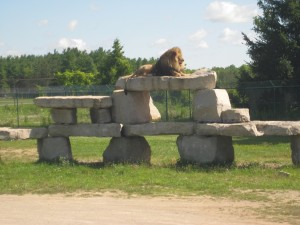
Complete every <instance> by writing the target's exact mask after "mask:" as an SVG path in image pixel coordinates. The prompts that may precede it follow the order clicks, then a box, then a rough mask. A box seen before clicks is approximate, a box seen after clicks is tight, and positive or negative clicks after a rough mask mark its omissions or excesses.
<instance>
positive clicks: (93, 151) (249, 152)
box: [0, 136, 300, 199]
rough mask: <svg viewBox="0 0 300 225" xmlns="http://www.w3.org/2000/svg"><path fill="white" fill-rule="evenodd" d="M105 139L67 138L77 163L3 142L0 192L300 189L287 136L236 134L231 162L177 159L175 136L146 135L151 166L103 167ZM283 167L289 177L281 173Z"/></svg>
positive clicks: (30, 145) (25, 144) (31, 144)
mask: <svg viewBox="0 0 300 225" xmlns="http://www.w3.org/2000/svg"><path fill="white" fill-rule="evenodd" d="M109 140H110V139H109V138H71V144H72V149H73V157H74V159H75V160H76V162H61V163H58V164H49V163H38V162H37V159H38V156H37V153H36V142H35V141H32V140H26V141H11V142H4V141H2V142H0V157H1V160H0V180H1V182H0V194H24V193H67V192H77V191H91V192H102V191H107V190H109V191H121V192H125V193H128V194H141V195H213V196H232V197H239V198H243V199H251V198H254V199H255V198H257V194H256V193H255V192H251V193H250V194H249V190H253V191H255V190H263V191H278V190H280V191H283V190H295V191H300V170H299V167H296V166H293V165H292V163H291V159H290V148H289V140H288V139H287V138H280V139H278V138H271V137H268V138H266V137H264V138H235V139H234V148H235V156H236V160H235V163H234V165H232V166H230V167H207V166H206V167H200V166H196V165H181V164H179V163H178V159H179V155H178V151H177V146H176V136H158V137H147V140H148V142H149V144H150V145H151V148H152V159H151V165H126V164H125V165H124V164H120V165H110V166H104V165H103V163H102V153H103V151H104V150H105V148H106V146H107V145H108V143H109ZM20 155H21V156H20ZM282 171H284V172H286V173H289V176H282V174H281V172H282ZM245 191H247V192H245Z"/></svg>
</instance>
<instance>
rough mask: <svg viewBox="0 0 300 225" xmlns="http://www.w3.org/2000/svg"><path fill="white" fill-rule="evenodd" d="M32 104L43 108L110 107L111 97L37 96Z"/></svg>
mask: <svg viewBox="0 0 300 225" xmlns="http://www.w3.org/2000/svg"><path fill="white" fill-rule="evenodd" d="M33 102H34V104H36V105H37V106H39V107H43V108H97V109H100V108H101V109H103V108H110V107H112V99H111V97H110V96H89V95H88V96H53V97H38V98H35V99H34V100H33Z"/></svg>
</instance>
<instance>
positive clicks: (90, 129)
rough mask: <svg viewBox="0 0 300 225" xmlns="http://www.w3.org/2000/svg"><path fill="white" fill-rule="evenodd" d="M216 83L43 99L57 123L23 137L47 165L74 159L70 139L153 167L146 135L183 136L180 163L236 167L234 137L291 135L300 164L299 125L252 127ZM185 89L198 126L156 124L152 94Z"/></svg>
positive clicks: (148, 85) (125, 84)
mask: <svg viewBox="0 0 300 225" xmlns="http://www.w3.org/2000/svg"><path fill="white" fill-rule="evenodd" d="M216 80H217V75H216V73H215V72H213V71H207V70H199V71H196V72H195V73H193V74H190V75H187V76H184V77H168V76H162V77H153V76H146V77H134V78H131V77H128V76H127V77H121V78H119V79H118V81H117V83H116V88H117V89H118V90H115V91H114V92H113V94H112V96H111V97H109V96H68V97H65V96H56V97H39V98H36V99H35V100H34V103H35V104H36V105H37V106H40V107H47V108H51V116H52V119H53V121H54V124H51V125H50V126H49V127H48V128H46V129H47V131H41V132H44V133H43V135H41V137H38V136H35V135H33V134H30V135H29V134H27V136H26V135H23V137H28V138H34V137H36V138H37V139H38V152H39V157H40V159H43V160H52V159H55V158H58V157H65V158H67V159H72V151H71V143H70V139H69V137H70V136H84V137H112V138H111V141H110V144H109V146H108V147H107V149H106V150H105V151H104V153H103V161H104V162H150V156H151V149H150V146H149V144H148V142H147V140H146V139H145V137H144V136H149V135H179V136H178V138H177V146H178V151H179V154H180V157H181V159H182V160H187V161H189V162H193V163H199V164H206V163H232V162H233V160H234V149H233V144H232V136H253V137H258V136H264V135H279V136H291V137H292V138H291V148H292V160H293V163H294V164H300V138H299V137H300V125H299V122H284V121H281V122H280V121H271V122H268V121H265V122H263V121H252V122H250V115H249V109H232V108H231V103H230V99H229V96H228V93H227V91H226V90H224V89H214V88H215V87H216ZM124 89H126V91H125V90H124ZM183 89H188V90H193V102H192V111H193V112H192V113H193V114H192V119H193V121H191V122H153V121H159V120H160V113H159V111H158V110H157V108H156V107H155V106H154V104H153V101H152V98H151V95H150V91H153V90H183ZM78 108H89V109H90V115H91V123H90V124H78V123H77V116H76V113H77V109H78ZM45 132H46V133H47V135H46V134H45ZM4 133H5V132H4ZM18 133H20V134H14V135H12V136H11V137H16V138H17V137H21V136H22V135H21V130H19V131H18ZM33 133H34V132H33ZM0 135H1V131H0ZM6 135H7V133H6ZM3 136H5V135H3ZM0 138H1V136H0Z"/></svg>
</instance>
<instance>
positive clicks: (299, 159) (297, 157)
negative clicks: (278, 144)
mask: <svg viewBox="0 0 300 225" xmlns="http://www.w3.org/2000/svg"><path fill="white" fill-rule="evenodd" d="M291 150H292V162H293V164H294V165H300V136H299V135H297V136H292V137H291Z"/></svg>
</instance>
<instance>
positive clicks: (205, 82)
mask: <svg viewBox="0 0 300 225" xmlns="http://www.w3.org/2000/svg"><path fill="white" fill-rule="evenodd" d="M216 81H217V74H216V72H214V71H207V72H202V73H194V74H190V75H186V76H183V77H171V76H162V77H160V76H147V77H134V78H128V76H125V77H120V78H119V79H118V81H117V83H116V88H117V89H126V90H128V91H154V90H185V89H188V90H201V89H213V88H215V87H216Z"/></svg>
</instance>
